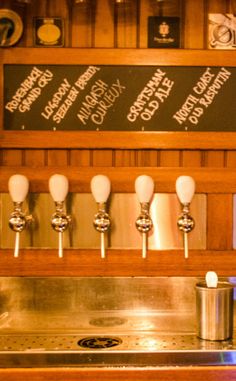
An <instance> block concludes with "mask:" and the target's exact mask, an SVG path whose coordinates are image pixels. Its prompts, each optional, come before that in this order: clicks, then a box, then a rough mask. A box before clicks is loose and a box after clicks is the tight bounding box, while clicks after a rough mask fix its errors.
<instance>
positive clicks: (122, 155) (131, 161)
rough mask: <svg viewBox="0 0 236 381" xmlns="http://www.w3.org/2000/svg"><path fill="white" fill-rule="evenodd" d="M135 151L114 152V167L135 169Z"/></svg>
mask: <svg viewBox="0 0 236 381" xmlns="http://www.w3.org/2000/svg"><path fill="white" fill-rule="evenodd" d="M136 158H137V152H136V151H135V150H116V151H115V153H114V166H115V167H135V166H136V165H137V160H136Z"/></svg>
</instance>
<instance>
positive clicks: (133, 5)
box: [114, 1, 139, 48]
mask: <svg viewBox="0 0 236 381" xmlns="http://www.w3.org/2000/svg"><path fill="white" fill-rule="evenodd" d="M138 12H139V6H138V2H136V1H130V2H116V3H115V5H114V47H115V48H137V46H138V44H137V35H138V17H139V13H138Z"/></svg>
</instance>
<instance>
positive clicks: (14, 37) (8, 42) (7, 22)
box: [0, 9, 23, 46]
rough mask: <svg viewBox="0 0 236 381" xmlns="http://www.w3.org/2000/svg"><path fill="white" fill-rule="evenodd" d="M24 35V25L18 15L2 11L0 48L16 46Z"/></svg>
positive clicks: (9, 11) (0, 17)
mask: <svg viewBox="0 0 236 381" xmlns="http://www.w3.org/2000/svg"><path fill="white" fill-rule="evenodd" d="M22 33H23V23H22V20H21V17H20V16H19V15H18V13H16V12H14V11H12V10H11V9H0V46H12V45H14V44H16V43H17V42H18V41H19V39H20V38H21V36H22Z"/></svg>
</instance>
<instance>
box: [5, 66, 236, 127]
mask: <svg viewBox="0 0 236 381" xmlns="http://www.w3.org/2000/svg"><path fill="white" fill-rule="evenodd" d="M235 89H236V68H234V67H203V66H197V67H194V66H191V67H190V66H188V67H186V66H121V65H109V66H107V65H104V66H103V65H102V66H96V65H90V66H85V65H18V64H17V65H16V64H7V65H4V105H3V107H4V128H5V129H6V130H85V131H88V130H90V131H98V130H101V131H105V130H110V131H236V116H235V110H236V109H235V106H236V91H235Z"/></svg>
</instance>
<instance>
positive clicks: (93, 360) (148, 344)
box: [0, 278, 236, 368]
mask: <svg viewBox="0 0 236 381" xmlns="http://www.w3.org/2000/svg"><path fill="white" fill-rule="evenodd" d="M195 283H196V279H194V278H89V279H85V278H25V279H24V278H1V279H0V311H1V314H0V367H2V368H5V367H32V366H34V367H35V366H36V367H60V366H72V367H74V366H76V367H85V366H86V367H94V366H96V367H104V366H108V367H129V366H139V367H155V366H166V365H171V366H182V365H189V366H190V365H191V366H197V365H232V364H234V363H236V339H235V338H233V339H232V340H227V341H215V342H214V341H206V340H201V339H199V338H197V336H196V333H195V332H196V328H195V326H196V317H195V315H196V314H195V291H194V285H195ZM108 307H109V308H108Z"/></svg>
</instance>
